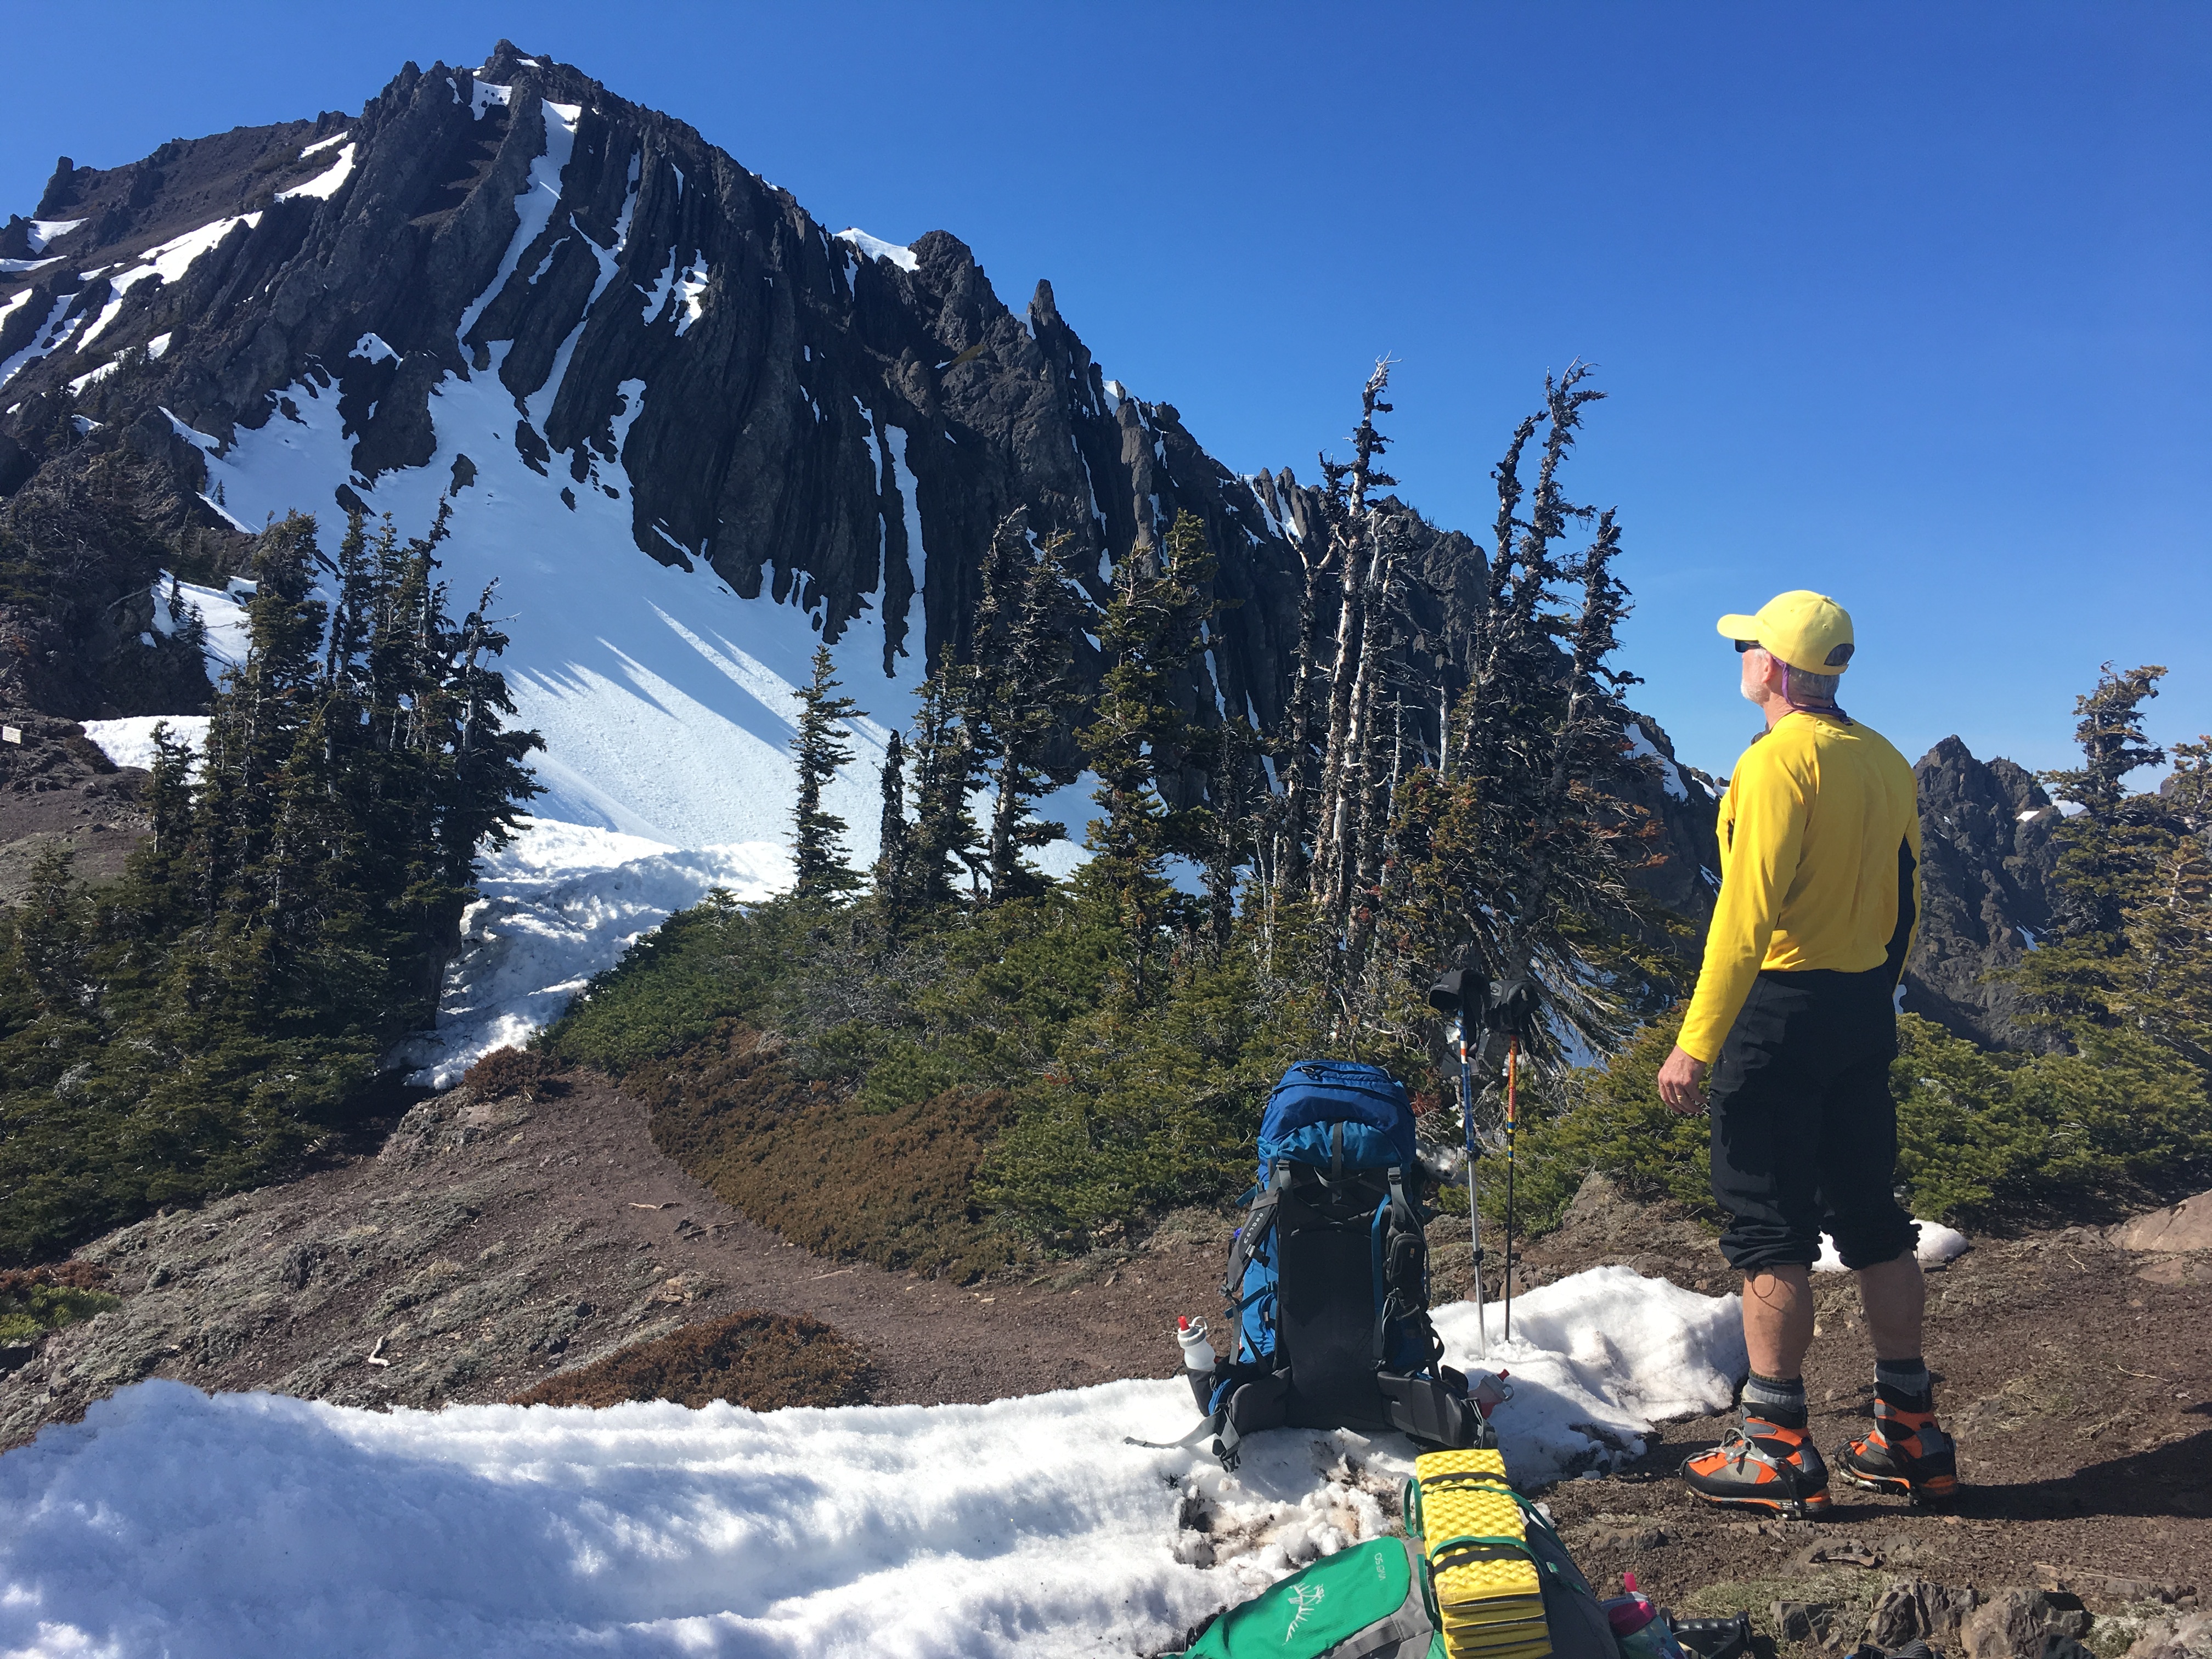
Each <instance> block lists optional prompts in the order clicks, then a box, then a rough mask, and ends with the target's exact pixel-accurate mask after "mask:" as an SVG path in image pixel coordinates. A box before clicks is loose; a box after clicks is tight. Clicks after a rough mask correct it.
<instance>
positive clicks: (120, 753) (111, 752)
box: [84, 714, 208, 772]
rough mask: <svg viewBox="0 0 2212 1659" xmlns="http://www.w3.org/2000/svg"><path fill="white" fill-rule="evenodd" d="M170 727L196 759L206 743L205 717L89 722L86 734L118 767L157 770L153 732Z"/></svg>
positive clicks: (141, 717) (160, 716) (135, 716)
mask: <svg viewBox="0 0 2212 1659" xmlns="http://www.w3.org/2000/svg"><path fill="white" fill-rule="evenodd" d="M155 726H167V727H168V728H169V735H170V736H171V737H173V738H182V739H183V740H184V743H185V747H187V748H189V749H190V750H191V751H192V752H193V753H194V754H195V755H197V754H198V753H199V751H200V749H201V747H202V746H203V745H204V744H205V743H206V742H207V729H208V717H207V716H206V715H205V714H130V715H126V716H125V717H124V718H123V719H121V720H87V721H85V722H84V734H85V736H87V737H88V738H91V739H92V740H93V742H94V743H95V744H99V745H100V753H101V754H103V755H105V756H106V757H107V758H108V759H109V760H111V761H112V762H114V763H115V764H116V765H118V766H138V767H143V768H144V769H146V770H148V771H149V772H150V771H152V770H153V769H154V728H155Z"/></svg>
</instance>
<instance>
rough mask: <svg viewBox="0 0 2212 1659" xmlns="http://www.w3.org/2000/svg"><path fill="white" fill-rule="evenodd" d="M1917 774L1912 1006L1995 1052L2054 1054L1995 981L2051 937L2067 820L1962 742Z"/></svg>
mask: <svg viewBox="0 0 2212 1659" xmlns="http://www.w3.org/2000/svg"><path fill="white" fill-rule="evenodd" d="M1913 772H1914V775H1915V776H1916V777H1917V779H1918V781H1919V786H1920V836H1921V883H1922V888H1923V906H1924V910H1923V916H1922V920H1921V926H1920V939H1919V943H1918V944H1917V946H1916V948H1915V950H1914V951H1913V956H1912V960H1911V963H1910V965H1909V968H1908V973H1907V992H1906V996H1905V1007H1906V1008H1907V1009H1908V1010H1909V1011H1911V1012H1914V1013H1917V1014H1920V1015H1922V1016H1923V1017H1924V1018H1929V1019H1932V1020H1935V1021H1936V1023H1938V1024H1942V1025H1944V1026H1948V1028H1949V1029H1950V1030H1953V1031H1954V1032H1957V1033H1958V1034H1960V1036H1971V1037H1972V1038H1973V1039H1974V1040H1975V1041H1976V1042H1981V1043H1984V1044H1985V1045H1987V1046H1990V1047H1992V1048H2049V1047H2051V1041H2050V1039H2049V1037H2048V1036H2046V1035H2045V1034H2044V1033H2042V1032H2040V1031H2038V1030H2035V1029H2034V1028H2033V1027H2031V1026H2029V1025H2027V1024H2025V1023H2024V1022H2023V1021H2022V1020H2021V995H2020V993H2019V991H2018V990H2017V989H2016V988H2015V987H2013V986H2011V985H2009V984H2007V983H2004V982H2002V981H1996V980H1992V979H1991V978H1990V975H1995V974H2001V973H2002V972H2003V971H2004V970H2006V969H2010V968H2014V967H2016V966H2017V965H2018V964H2019V963H2020V962H2021V959H2022V958H2023V957H2025V956H2026V955H2027V952H2028V951H2032V950H2033V949H2034V948H2035V941H2036V939H2037V937H2038V936H2039V934H2041V933H2044V932H2045V931H2046V930H2047V929H2048V928H2049V927H2050V926H2051V914H2052V910H2053V908H2054V899H2055V896H2056V895H2055V892H2054V889H2053V885H2052V883H2053V878H2054V877H2055V875H2056V873H2057V866H2058V848H2057V840H2056V837H2055V836H2053V834H2052V830H2053V829H2054V827H2055V826H2056V824H2057V821H2058V810H2057V807H2055V806H2054V805H2051V798H2050V797H2049V796H2048V795H2046V794H2045V793H2044V792H2043V788H2042V786H2040V785H2039V784H2038V783H2037V782H2036V781H2035V779H2034V777H2033V775H2032V774H2030V773H2029V772H2027V770H2026V769H2024V768H2021V767H2020V766H2017V765H2015V763H2012V762H2011V761H2008V760H2006V759H2003V758H2002V757H1999V758H1997V759H1996V760H1991V761H1986V762H1984V761H1980V760H1977V759H1976V758H1975V757H1974V756H1973V754H1972V752H1971V751H1970V750H1968V749H1967V747H1966V744H1964V743H1963V742H1961V741H1960V739H1959V738H1956V737H1949V738H1944V739H1943V741H1942V742H1941V743H1939V744H1936V746H1935V747H1934V748H1933V749H1931V750H1929V751H1928V752H1927V754H1926V755H1924V756H1923V757H1921V760H1920V763H1919V764H1918V765H1917V766H1916V767H1915V768H1914V769H1913Z"/></svg>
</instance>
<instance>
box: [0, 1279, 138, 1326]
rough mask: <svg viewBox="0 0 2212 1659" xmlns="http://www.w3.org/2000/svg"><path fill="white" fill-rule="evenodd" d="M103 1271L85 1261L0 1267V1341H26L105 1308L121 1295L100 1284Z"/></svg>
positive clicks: (115, 1305)
mask: <svg viewBox="0 0 2212 1659" xmlns="http://www.w3.org/2000/svg"><path fill="white" fill-rule="evenodd" d="M106 1281H107V1270H106V1268H104V1267H95V1266H94V1265H93V1264H92V1263H90V1262H85V1261H63V1262H58V1263H54V1264H52V1265H49V1266H46V1267H0V1343H9V1342H28V1341H31V1340H33V1339H34V1338H36V1337H38V1336H40V1335H42V1334H44V1333H46V1332H47V1331H55V1330H59V1329H60V1328H62V1327H63V1326H64V1325H74V1324H76V1322H78V1321H79V1320H82V1319H89V1318H91V1317H92V1316H94V1314H98V1313H105V1312H106V1310H108V1309H110V1308H119V1307H121V1306H122V1305H123V1298H122V1297H119V1296H114V1295H111V1294H110V1293H109V1292H107V1291H103V1290H101V1289H100V1286H101V1285H103V1284H105V1283H106Z"/></svg>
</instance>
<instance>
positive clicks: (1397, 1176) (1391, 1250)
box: [1375, 1167, 1444, 1370]
mask: <svg viewBox="0 0 2212 1659" xmlns="http://www.w3.org/2000/svg"><path fill="white" fill-rule="evenodd" d="M1387 1178H1388V1180H1389V1198H1388V1199H1387V1200H1384V1201H1385V1203H1386V1204H1387V1205H1388V1206H1389V1226H1388V1227H1387V1228H1385V1229H1384V1231H1383V1301H1382V1305H1381V1306H1380V1307H1378V1308H1377V1309H1376V1310H1375V1367H1376V1370H1382V1369H1383V1367H1384V1366H1386V1365H1388V1364H1389V1363H1390V1327H1391V1326H1392V1325H1393V1324H1394V1323H1395V1324H1403V1325H1405V1326H1407V1328H1409V1329H1410V1331H1411V1332H1412V1334H1413V1335H1414V1336H1415V1337H1416V1338H1417V1339H1423V1348H1424V1351H1425V1356H1426V1357H1425V1358H1424V1359H1423V1360H1422V1362H1421V1363H1422V1364H1424V1365H1428V1366H1433V1365H1435V1364H1437V1362H1438V1361H1439V1360H1441V1359H1442V1358H1443V1357H1444V1345H1443V1338H1441V1337H1439V1336H1438V1335H1437V1328H1436V1327H1435V1326H1434V1325H1433V1324H1431V1322H1430V1321H1429V1309H1428V1295H1429V1282H1428V1281H1429V1275H1428V1237H1427V1234H1426V1233H1425V1231H1424V1230H1423V1229H1422V1226H1421V1213H1420V1211H1419V1209H1418V1208H1416V1207H1415V1206H1414V1204H1413V1198H1412V1196H1411V1195H1410V1194H1408V1193H1407V1190H1406V1172H1405V1171H1404V1170H1401V1169H1397V1168H1395V1167H1394V1168H1393V1169H1391V1170H1389V1171H1388V1176H1387ZM1401 1250H1403V1251H1405V1252H1407V1254H1408V1255H1413V1256H1416V1257H1418V1258H1419V1267H1420V1283H1419V1285H1418V1286H1413V1285H1402V1284H1400V1283H1398V1282H1397V1279H1398V1275H1397V1274H1395V1273H1393V1271H1392V1268H1393V1267H1394V1266H1395V1257H1396V1255H1397V1253H1398V1252H1399V1251H1401Z"/></svg>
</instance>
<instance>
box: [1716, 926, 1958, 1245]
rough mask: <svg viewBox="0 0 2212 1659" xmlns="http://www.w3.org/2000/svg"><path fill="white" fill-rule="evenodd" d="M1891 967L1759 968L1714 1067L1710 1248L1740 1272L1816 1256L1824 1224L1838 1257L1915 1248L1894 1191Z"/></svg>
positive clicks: (1916, 1233) (1915, 1233) (1914, 1229)
mask: <svg viewBox="0 0 2212 1659" xmlns="http://www.w3.org/2000/svg"><path fill="white" fill-rule="evenodd" d="M1891 972H1892V970H1891V969H1887V968H1876V969H1872V970H1871V971H1869V972H1867V973H1863V974H1844V973H1836V972H1832V971H1830V970H1828V969H1805V970H1802V971H1800V972H1796V973H1781V972H1775V971H1771V970H1765V971H1762V972H1761V973H1760V974H1759V977H1758V978H1757V979H1756V980H1755V981H1753V983H1752V987H1751V994H1750V995H1749V996H1748V997H1747V998H1746V999H1745V1000H1744V1005H1743V1012H1741V1013H1740V1014H1738V1015H1737V1016H1736V1019H1735V1024H1734V1025H1732V1026H1730V1027H1729V1034H1728V1039H1727V1041H1726V1042H1723V1043H1722V1044H1721V1052H1720V1055H1719V1057H1718V1058H1717V1060H1715V1061H1714V1063H1713V1074H1712V1082H1711V1093H1710V1096H1709V1101H1710V1108H1709V1109H1710V1110H1711V1115H1712V1186H1713V1198H1714V1200H1715V1201H1716V1202H1717V1203H1718V1204H1719V1206H1721V1208H1722V1209H1723V1210H1725V1211H1726V1212H1728V1214H1729V1227H1728V1231H1726V1232H1723V1234H1722V1235H1721V1252H1722V1254H1723V1255H1726V1256H1727V1257H1728V1259H1729V1265H1730V1266H1731V1267H1738V1268H1741V1270H1743V1271H1744V1272H1746V1273H1757V1272H1759V1270H1760V1269H1761V1268H1765V1267H1784V1266H1787V1265H1789V1264H1791V1263H1796V1264H1799V1265H1802V1266H1810V1265H1811V1264H1812V1263H1813V1261H1815V1260H1816V1259H1817V1258H1818V1257H1819V1255H1820V1235H1821V1234H1822V1233H1824V1232H1826V1233H1829V1234H1832V1236H1833V1237H1834V1238H1835V1241H1836V1251H1837V1254H1838V1255H1841V1256H1842V1257H1843V1259H1844V1266H1845V1267H1854V1268H1856V1267H1874V1266H1875V1265H1877V1264H1878V1263H1881V1262H1884V1261H1893V1260H1894V1259H1895V1258H1896V1257H1898V1256H1899V1255H1904V1254H1905V1252H1906V1251H1908V1250H1911V1249H1913V1248H1915V1246H1917V1244H1918V1243H1919V1240H1920V1229H1919V1227H1918V1226H1917V1225H1916V1224H1915V1223H1914V1221H1913V1219H1912V1218H1911V1216H1909V1215H1907V1214H1906V1213H1905V1211H1904V1210H1903V1208H1901V1207H1900V1206H1899V1204H1898V1201H1897V1195H1896V1192H1895V1183H1896V1178H1897V1103H1896V1101H1895V1100H1894V1099H1893V1097H1891V1095H1890V1092H1889V1063H1890V1061H1891V1060H1894V1059H1895V1058H1896V1057H1897V1011H1896V1005H1895V1004H1894V1003H1893V1001H1892V1000H1891V996H1892V993H1893V990H1894V987H1895V981H1894V980H1893V978H1892V977H1891Z"/></svg>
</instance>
